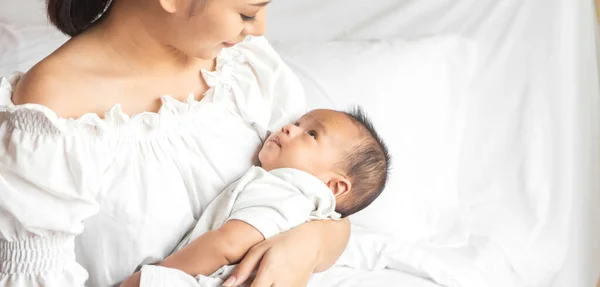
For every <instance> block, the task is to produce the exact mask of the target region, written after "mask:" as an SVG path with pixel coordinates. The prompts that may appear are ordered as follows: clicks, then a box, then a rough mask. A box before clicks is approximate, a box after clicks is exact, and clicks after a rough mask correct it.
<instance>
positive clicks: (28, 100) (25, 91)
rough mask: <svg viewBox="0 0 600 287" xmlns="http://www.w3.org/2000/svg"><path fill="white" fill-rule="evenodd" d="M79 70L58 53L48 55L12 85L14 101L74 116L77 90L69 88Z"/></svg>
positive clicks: (76, 110)
mask: <svg viewBox="0 0 600 287" xmlns="http://www.w3.org/2000/svg"><path fill="white" fill-rule="evenodd" d="M80 76H81V73H79V72H77V67H76V66H75V65H72V64H70V62H69V61H67V60H65V59H64V58H62V56H60V55H58V56H57V55H50V56H48V57H47V58H45V59H43V60H42V61H40V62H39V63H37V64H36V65H35V66H33V67H32V68H31V69H30V70H29V71H27V72H26V73H25V74H24V75H22V76H21V77H20V79H19V80H18V82H17V83H16V85H15V86H14V87H13V94H12V97H11V101H12V103H13V104H14V105H24V104H37V105H42V106H45V107H47V108H49V109H50V110H52V111H54V112H55V113H56V114H57V115H58V116H60V117H63V118H71V117H77V116H79V115H80V114H83V113H84V112H85V111H84V110H81V111H78V109H77V103H78V102H80V101H79V100H77V94H78V93H77V91H76V90H74V89H73V87H74V86H75V84H76V83H77V82H78V81H79V79H80Z"/></svg>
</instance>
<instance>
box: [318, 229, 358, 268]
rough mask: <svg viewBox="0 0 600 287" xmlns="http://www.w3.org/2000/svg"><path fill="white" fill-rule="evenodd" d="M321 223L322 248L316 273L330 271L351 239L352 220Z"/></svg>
mask: <svg viewBox="0 0 600 287" xmlns="http://www.w3.org/2000/svg"><path fill="white" fill-rule="evenodd" d="M313 222H315V223H319V224H320V225H318V226H319V227H320V229H321V230H320V232H319V234H320V235H321V248H320V250H319V257H318V259H317V264H316V267H315V270H314V272H315V273H318V272H323V271H325V270H327V269H329V268H330V267H331V266H332V265H333V264H334V263H335V262H336V261H337V260H338V258H340V256H341V255H342V253H343V252H344V249H345V248H346V245H347V244H348V240H349V239H350V220H348V219H346V218H345V219H342V220H338V221H331V220H322V221H313Z"/></svg>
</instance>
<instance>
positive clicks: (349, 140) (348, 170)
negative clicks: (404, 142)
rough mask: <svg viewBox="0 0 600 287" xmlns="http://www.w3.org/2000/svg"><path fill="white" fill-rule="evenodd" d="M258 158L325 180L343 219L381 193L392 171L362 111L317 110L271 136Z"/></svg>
mask: <svg viewBox="0 0 600 287" xmlns="http://www.w3.org/2000/svg"><path fill="white" fill-rule="evenodd" d="M258 158H259V160H260V162H261V164H262V167H263V168H264V169H265V170H268V171H270V170H273V169H277V168H295V169H299V170H302V171H305V172H308V173H310V174H312V175H314V176H316V177H317V178H319V179H320V180H321V181H323V182H324V183H325V184H326V185H327V186H328V187H329V188H330V189H331V191H332V192H333V194H334V195H335V198H336V206H337V208H336V211H337V212H339V213H340V214H342V217H346V216H349V215H351V214H354V213H356V212H358V211H360V210H362V209H364V208H365V207H367V206H368V205H369V204H371V202H373V201H374V200H375V199H376V198H377V197H378V196H379V195H380V194H381V192H382V191H383V188H384V187H385V183H386V181H387V177H388V171H389V167H390V155H389V153H388V150H387V148H386V146H385V144H384V143H383V140H382V139H381V138H380V137H379V135H377V133H376V132H375V129H374V128H373V125H372V124H371V122H370V121H369V119H368V118H367V117H366V115H365V114H364V112H363V111H362V110H361V109H360V108H356V109H355V110H354V111H352V112H349V113H345V112H338V111H333V110H314V111H311V112H309V113H307V114H305V115H304V116H302V117H301V118H300V119H299V120H298V121H296V122H295V123H293V124H290V125H287V126H285V127H283V128H282V129H281V130H279V131H277V132H274V133H273V134H271V136H269V138H268V139H267V141H266V142H265V144H264V146H263V148H262V150H261V151H260V153H259V155H258Z"/></svg>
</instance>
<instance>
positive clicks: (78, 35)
mask: <svg viewBox="0 0 600 287" xmlns="http://www.w3.org/2000/svg"><path fill="white" fill-rule="evenodd" d="M47 4H48V13H49V16H50V20H51V21H52V23H53V24H54V25H55V26H56V27H58V28H59V29H60V30H61V31H63V32H65V33H67V34H69V35H71V36H74V37H73V38H72V39H71V40H70V41H68V42H67V43H66V44H65V45H63V46H62V47H60V48H59V49H58V50H57V51H55V52H54V53H52V54H51V55H50V56H49V57H47V58H46V59H44V60H43V61H41V62H40V63H38V64H37V65H36V66H35V67H34V68H32V69H31V70H30V71H29V72H27V74H26V75H23V76H21V75H19V74H16V75H13V76H12V77H10V78H9V79H4V80H3V81H2V85H1V86H0V103H2V104H4V105H5V108H6V112H2V113H0V139H1V140H0V154H2V156H1V157H0V198H2V200H0V214H1V215H0V286H6V285H10V286H81V285H84V284H86V285H88V286H111V285H114V284H118V283H119V282H120V281H122V280H123V279H124V278H126V277H127V276H128V275H130V274H131V273H132V272H133V271H134V269H135V268H136V267H137V266H138V265H139V264H146V263H153V262H157V261H159V260H161V259H162V258H164V257H165V256H167V255H168V254H169V252H170V251H171V250H172V248H173V247H174V246H175V245H176V244H177V243H178V241H179V240H180V239H181V238H182V237H183V236H184V234H185V233H186V232H187V231H188V230H189V229H190V228H191V227H192V226H193V224H194V220H195V219H197V218H198V217H199V216H200V214H201V213H202V210H203V208H204V207H206V206H207V204H208V203H209V202H210V201H211V200H212V199H213V198H214V197H215V196H216V195H217V194H218V192H220V191H221V189H222V188H223V187H225V186H226V185H227V184H228V183H229V182H230V181H232V180H234V179H235V178H236V177H237V176H239V175H240V174H242V173H243V172H244V171H245V170H246V169H247V168H249V167H250V166H251V164H252V163H253V158H254V157H255V156H254V153H255V151H256V149H257V148H258V147H259V146H260V144H261V141H262V139H264V137H265V135H266V133H267V130H269V129H273V128H277V127H279V126H281V125H282V124H283V123H286V122H288V121H290V120H292V119H294V118H296V117H298V116H299V115H301V114H302V113H303V112H304V111H303V109H304V99H303V94H302V92H301V91H302V90H301V87H300V85H299V82H298V80H297V78H296V77H295V76H294V75H293V74H292V73H291V71H290V70H289V69H288V68H287V67H286V66H285V64H284V63H283V62H282V61H281V59H280V58H279V57H278V56H277V55H276V53H275V52H274V51H273V50H272V48H271V47H270V46H269V44H268V43H267V42H266V40H264V38H262V37H260V36H261V35H262V34H263V32H264V29H265V26H264V25H265V11H264V9H265V6H266V5H267V4H268V2H264V0H153V1H150V0H113V1H109V0H94V1H92V0H48V3H47ZM100 16H101V17H100ZM246 36H250V37H246ZM245 38H247V39H246V40H244V39H245ZM201 71H202V72H201ZM165 95H169V96H165ZM130 115H131V116H130ZM348 237H349V223H348V222H347V221H346V220H345V221H340V222H310V223H306V224H303V225H302V226H300V227H298V228H295V229H293V230H290V231H289V232H287V233H284V234H281V235H279V236H276V237H274V238H272V239H269V240H266V241H264V242H262V243H260V244H258V245H256V246H255V247H254V248H253V249H252V250H251V251H250V252H249V253H248V254H247V255H246V257H245V258H244V260H243V261H242V262H241V263H240V265H239V267H238V269H237V270H236V272H235V273H234V274H233V275H232V277H233V279H234V282H235V283H234V284H233V285H232V286H238V285H239V284H241V283H242V282H243V281H245V280H246V279H247V278H248V277H249V275H250V273H252V272H253V271H254V270H258V271H257V275H256V279H255V280H254V285H253V286H259V287H268V286H304V285H306V283H307V281H308V278H309V276H310V274H311V273H312V272H319V271H322V270H325V269H327V268H328V267H329V266H330V265H331V264H333V262H335V260H336V259H337V257H338V256H339V255H340V254H341V252H342V251H343V248H344V246H345V245H346V243H347V240H348ZM283 262H285V264H282V263H283ZM86 280H87V282H86Z"/></svg>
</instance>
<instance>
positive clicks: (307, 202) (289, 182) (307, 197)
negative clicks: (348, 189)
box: [178, 166, 340, 249]
mask: <svg viewBox="0 0 600 287" xmlns="http://www.w3.org/2000/svg"><path fill="white" fill-rule="evenodd" d="M339 218H340V216H339V214H337V213H336V212H335V197H334V196H333V193H332V192H331V190H329V188H328V187H327V186H326V185H325V184H323V182H321V181H320V180H319V179H318V178H316V177H314V176H312V175H310V174H308V173H306V172H304V171H301V170H297V169H292V168H281V169H275V170H272V171H269V172H268V171H265V170H264V169H262V168H261V167H257V166H254V167H251V168H250V169H249V170H248V171H247V172H246V173H245V174H244V175H243V176H242V177H240V178H239V179H238V180H236V181H234V182H233V183H231V184H230V185H229V186H228V187H227V188H225V189H224V190H223V191H222V192H221V193H220V194H219V195H218V196H217V197H216V198H215V199H214V200H213V201H212V202H211V203H210V204H209V205H208V207H206V209H205V210H204V212H203V213H202V216H200V219H199V220H198V222H197V223H196V226H195V227H194V229H193V231H192V232H191V233H190V234H189V235H188V236H186V238H185V239H184V240H182V242H181V246H179V248H178V249H181V248H182V247H183V246H185V245H187V244H188V243H190V242H191V241H194V240H195V239H196V238H198V237H200V236H201V235H202V234H204V233H206V232H208V231H210V230H215V229H218V228H219V227H221V226H223V224H225V222H227V221H229V220H234V219H235V220H240V221H243V222H246V223H248V224H250V225H252V226H253V227H254V228H256V229H257V230H258V231H259V232H260V233H261V234H262V235H263V237H264V238H265V239H267V238H270V237H272V236H274V235H276V234H279V233H281V232H284V231H287V230H289V229H290V228H292V227H295V226H298V225H300V224H302V223H304V222H306V221H308V220H309V219H310V220H322V219H339Z"/></svg>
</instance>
